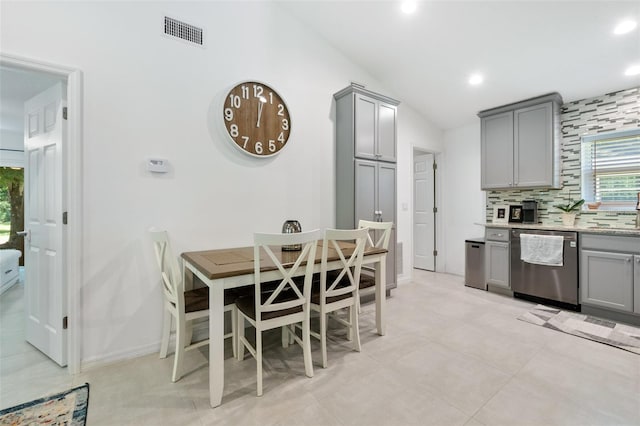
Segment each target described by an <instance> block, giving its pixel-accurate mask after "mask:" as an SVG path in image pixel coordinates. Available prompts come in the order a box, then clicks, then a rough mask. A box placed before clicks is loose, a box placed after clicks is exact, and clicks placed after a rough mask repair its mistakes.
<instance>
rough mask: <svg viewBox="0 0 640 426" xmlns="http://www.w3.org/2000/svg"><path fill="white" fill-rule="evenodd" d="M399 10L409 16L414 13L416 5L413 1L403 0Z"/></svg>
mask: <svg viewBox="0 0 640 426" xmlns="http://www.w3.org/2000/svg"><path fill="white" fill-rule="evenodd" d="M400 8H401V9H402V11H403V12H404V13H406V14H407V15H409V14H411V13H413V12H415V11H416V9H417V8H418V4H417V3H416V2H415V1H411V0H405V1H403V2H402V5H401V6H400Z"/></svg>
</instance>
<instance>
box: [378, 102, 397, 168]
mask: <svg viewBox="0 0 640 426" xmlns="http://www.w3.org/2000/svg"><path fill="white" fill-rule="evenodd" d="M396 113H397V109H396V107H395V106H393V105H389V104H385V103H383V102H380V103H379V104H378V140H377V151H376V157H377V159H378V160H383V161H391V162H394V163H395V161H396Z"/></svg>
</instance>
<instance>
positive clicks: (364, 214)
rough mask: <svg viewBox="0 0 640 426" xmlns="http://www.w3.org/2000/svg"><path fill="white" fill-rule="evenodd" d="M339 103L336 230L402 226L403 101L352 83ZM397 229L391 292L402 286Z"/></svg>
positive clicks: (389, 280) (338, 98)
mask: <svg viewBox="0 0 640 426" xmlns="http://www.w3.org/2000/svg"><path fill="white" fill-rule="evenodd" d="M334 97H335V99H336V227H337V228H340V229H353V228H356V227H357V226H358V222H359V221H360V220H361V219H364V220H370V221H379V222H393V223H394V224H395V223H396V206H397V201H396V165H395V163H394V161H395V157H396V147H395V144H396V120H397V114H396V107H397V105H398V102H397V101H394V100H393V99H390V98H386V97H384V96H382V95H378V94H375V93H373V92H369V91H366V90H364V89H363V88H362V87H360V86H356V85H351V86H349V87H347V88H346V89H344V90H341V91H340V92H338V93H336V94H335V95H334ZM396 239H397V237H396V228H395V225H394V227H393V229H392V232H391V238H390V242H389V254H388V255H387V276H386V278H387V289H391V288H395V287H396V286H397V271H396V244H397V241H396Z"/></svg>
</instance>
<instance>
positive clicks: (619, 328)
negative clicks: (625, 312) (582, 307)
mask: <svg viewBox="0 0 640 426" xmlns="http://www.w3.org/2000/svg"><path fill="white" fill-rule="evenodd" d="M518 319H519V320H522V321H526V322H530V323H532V324H536V325H540V326H542V327H546V328H550V329H552V330H558V331H562V332H564V333H567V334H573V335H574V336H578V337H583V338H585V339H589V340H593V341H594V342H599V343H604V344H605V345H610V346H615V347H616V348H620V349H624V350H625V351H629V352H633V353H636V354H639V355H640V328H638V327H633V326H630V325H626V324H619V323H616V322H615V321H610V320H605V319H602V318H596V317H592V316H589V315H584V314H580V313H578V312H567V311H562V310H560V309H557V308H550V307H547V306H544V305H538V306H536V307H534V308H533V309H532V310H531V311H529V312H527V313H525V314H524V315H522V316H520V317H519V318H518Z"/></svg>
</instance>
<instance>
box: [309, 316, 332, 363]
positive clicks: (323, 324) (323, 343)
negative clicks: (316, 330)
mask: <svg viewBox="0 0 640 426" xmlns="http://www.w3.org/2000/svg"><path fill="white" fill-rule="evenodd" d="M307 327H309V324H307ZM303 331H304V325H303ZM320 347H321V351H322V368H327V314H325V313H321V314H320ZM303 349H304V348H303Z"/></svg>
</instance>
